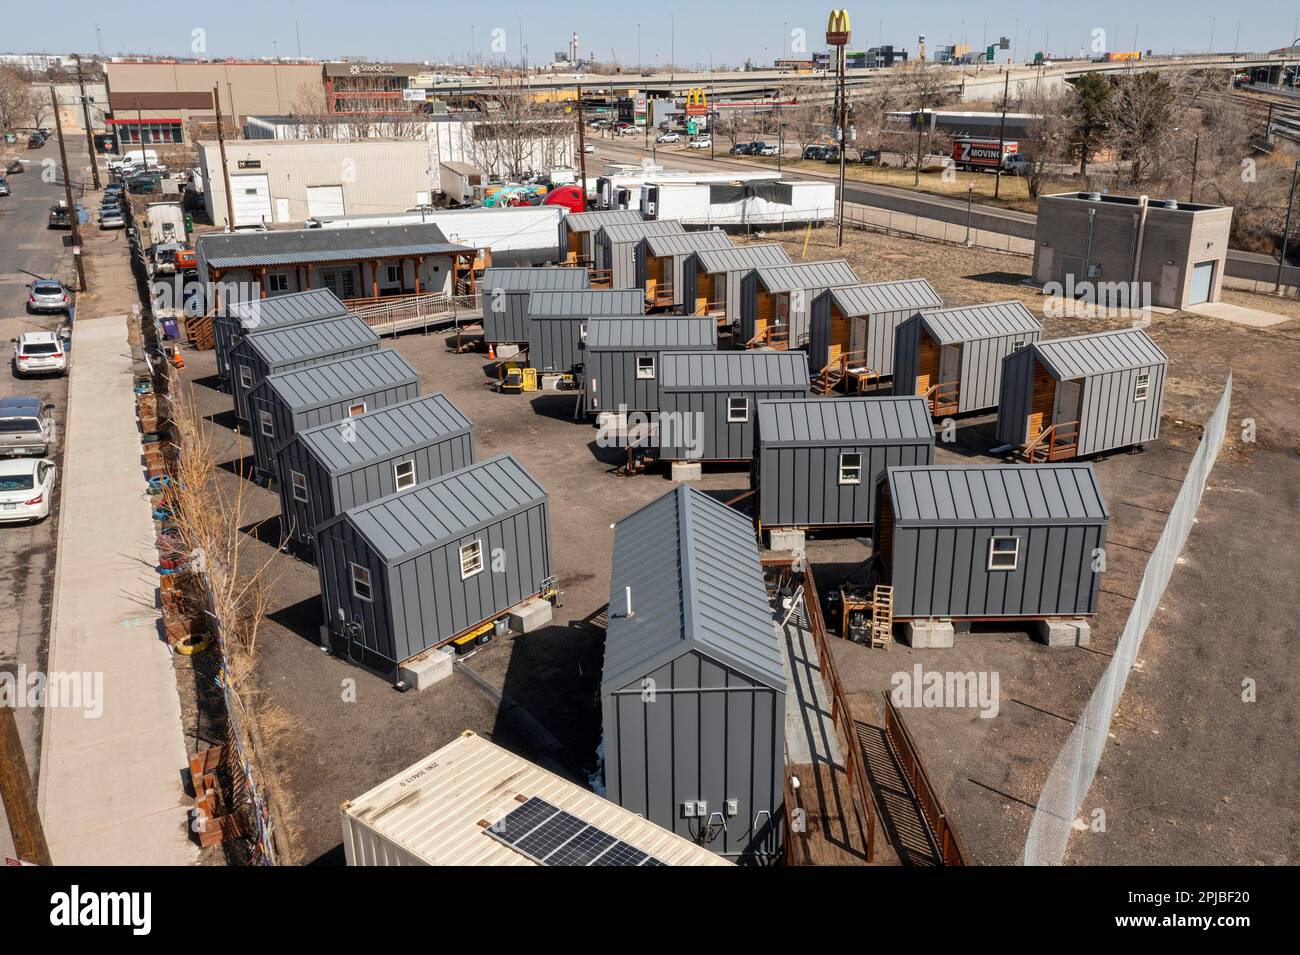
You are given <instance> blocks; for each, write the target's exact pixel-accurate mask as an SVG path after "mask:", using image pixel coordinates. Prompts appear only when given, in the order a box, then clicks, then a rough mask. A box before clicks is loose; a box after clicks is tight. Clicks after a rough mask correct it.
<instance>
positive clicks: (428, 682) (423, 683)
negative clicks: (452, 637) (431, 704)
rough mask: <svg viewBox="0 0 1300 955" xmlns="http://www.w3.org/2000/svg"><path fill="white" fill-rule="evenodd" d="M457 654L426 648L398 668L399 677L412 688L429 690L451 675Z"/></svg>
mask: <svg viewBox="0 0 1300 955" xmlns="http://www.w3.org/2000/svg"><path fill="white" fill-rule="evenodd" d="M455 664H456V655H455V654H454V653H448V652H447V651H445V650H426V651H425V652H424V653H421V654H420V655H419V656H418V657H412V658H411V659H410V660H407V661H406V662H405V663H403V664H402V665H401V667H399V668H398V671H397V678H398V679H399V680H401V681H402V682H403V683H405V684H406V685H407V686H408V687H410V688H411V689H412V690H415V691H417V692H418V691H420V690H427V689H428V688H429V687H431V686H433V685H434V684H435V683H441V682H442V681H443V680H445V679H447V677H449V676H451V671H452V670H453V669H454V667H455Z"/></svg>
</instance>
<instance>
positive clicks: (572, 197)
mask: <svg viewBox="0 0 1300 955" xmlns="http://www.w3.org/2000/svg"><path fill="white" fill-rule="evenodd" d="M542 205H544V206H564V207H565V208H566V209H568V210H569V211H570V212H585V211H586V209H587V203H586V197H585V196H583V194H582V187H581V186H577V185H572V186H556V187H555V188H554V189H552V190H551V191H550V192H548V193H547V194H546V198H545V199H543V200H542Z"/></svg>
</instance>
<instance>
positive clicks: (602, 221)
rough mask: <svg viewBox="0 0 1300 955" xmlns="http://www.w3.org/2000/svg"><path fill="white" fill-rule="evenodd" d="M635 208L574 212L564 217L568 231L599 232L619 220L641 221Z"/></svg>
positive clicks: (639, 214)
mask: <svg viewBox="0 0 1300 955" xmlns="http://www.w3.org/2000/svg"><path fill="white" fill-rule="evenodd" d="M643 221H644V220H643V219H642V218H641V213H640V212H638V211H637V210H636V209H605V210H602V211H600V212H575V213H571V214H570V215H567V216H565V217H564V224H565V225H566V226H568V227H569V231H570V232H599V231H600V230H601V229H603V228H605V226H607V225H616V224H618V223H620V222H643Z"/></svg>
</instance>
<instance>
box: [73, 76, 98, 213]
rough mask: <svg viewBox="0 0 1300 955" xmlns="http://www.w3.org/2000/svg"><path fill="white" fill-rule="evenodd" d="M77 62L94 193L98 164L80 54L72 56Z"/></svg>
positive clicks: (96, 189) (82, 113)
mask: <svg viewBox="0 0 1300 955" xmlns="http://www.w3.org/2000/svg"><path fill="white" fill-rule="evenodd" d="M74 59H75V60H76V61H77V86H79V87H80V88H81V116H82V121H83V122H85V124H86V152H87V153H89V154H90V172H91V175H92V176H94V182H95V191H96V192H98V191H99V189H100V182H99V162H98V160H96V158H95V134H94V132H92V131H91V128H90V103H89V102H87V100H86V78H85V77H84V76H83V75H82V73H81V54H80V53H77V54H75V55H74Z"/></svg>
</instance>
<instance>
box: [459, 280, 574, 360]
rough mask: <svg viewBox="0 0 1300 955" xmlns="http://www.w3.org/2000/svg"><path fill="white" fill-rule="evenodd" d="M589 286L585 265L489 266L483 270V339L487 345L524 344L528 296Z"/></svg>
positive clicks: (525, 342)
mask: <svg viewBox="0 0 1300 955" xmlns="http://www.w3.org/2000/svg"><path fill="white" fill-rule="evenodd" d="M589 286H590V281H589V279H588V275H587V270H586V269H585V268H572V269H570V268H559V269H533V268H491V269H485V270H484V271H483V278H482V281H481V282H480V283H479V287H480V288H481V289H482V294H483V340H484V341H485V342H487V343H488V344H489V345H490V346H493V347H496V346H500V345H506V344H509V345H526V344H528V296H529V295H530V294H532V293H533V292H534V291H543V290H554V291H559V290H564V291H577V290H578V289H585V288H588V287H589Z"/></svg>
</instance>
